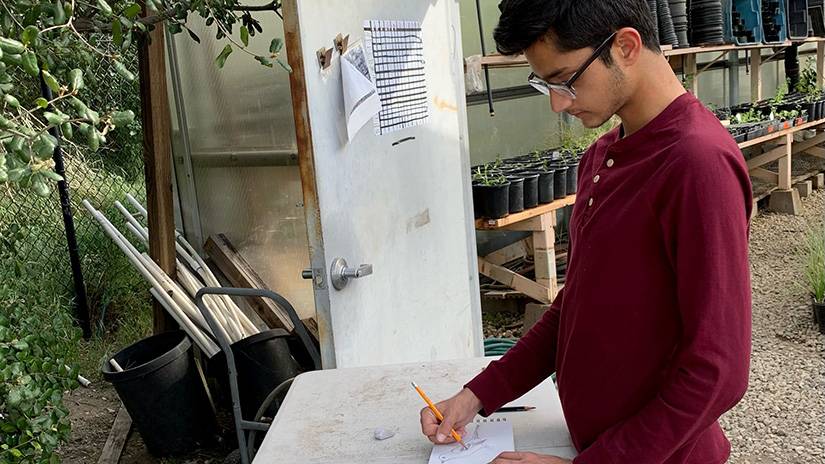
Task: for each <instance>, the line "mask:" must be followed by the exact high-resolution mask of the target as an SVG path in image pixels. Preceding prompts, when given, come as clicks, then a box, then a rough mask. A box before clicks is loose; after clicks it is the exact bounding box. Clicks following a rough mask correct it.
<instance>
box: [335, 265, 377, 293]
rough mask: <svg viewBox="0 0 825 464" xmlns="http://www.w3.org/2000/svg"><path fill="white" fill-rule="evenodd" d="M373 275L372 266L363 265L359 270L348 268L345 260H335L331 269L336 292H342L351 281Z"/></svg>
mask: <svg viewBox="0 0 825 464" xmlns="http://www.w3.org/2000/svg"><path fill="white" fill-rule="evenodd" d="M370 274H372V264H362V265H360V266H358V268H353V267H349V266H347V261H346V260H345V259H344V258H335V259H334V260H332V265H331V266H330V269H329V275H330V276H331V278H332V286H333V287H334V288H335V289H336V290H341V289H343V288H344V287H346V286H347V283H348V282H349V279H359V278H361V277H365V276H368V275H370Z"/></svg>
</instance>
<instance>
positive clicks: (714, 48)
mask: <svg viewBox="0 0 825 464" xmlns="http://www.w3.org/2000/svg"><path fill="white" fill-rule="evenodd" d="M816 42H825V37H809V38H807V39H805V40H794V41H790V40H786V41H785V42H782V43H775V44H767V45H766V44H756V45H730V44H728V45H710V46H702V47H686V48H670V49H667V48H664V49H663V50H662V53H664V55H665V56H684V55H694V54H697V53H713V52H725V51H732V50H756V49H762V48H780V47H789V46H791V45H793V44H803V43H816ZM481 64H482V65H487V66H488V67H490V68H507V67H512V66H527V60H526V59H525V58H524V55H515V56H504V55H499V54H492V55H487V56H485V57H482V58H481Z"/></svg>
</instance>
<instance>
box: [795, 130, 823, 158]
mask: <svg viewBox="0 0 825 464" xmlns="http://www.w3.org/2000/svg"><path fill="white" fill-rule="evenodd" d="M823 142H825V132H821V133H819V134H817V135H815V136H814V137H813V138H812V139H808V140H803V141H802V142H796V143H794V145H793V153H794V154H796V153H802V152H804V151H805V150H808V149H809V148H811V147H815V146H817V145H819V144H821V143H823Z"/></svg>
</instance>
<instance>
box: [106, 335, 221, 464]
mask: <svg viewBox="0 0 825 464" xmlns="http://www.w3.org/2000/svg"><path fill="white" fill-rule="evenodd" d="M114 359H115V361H117V363H118V364H119V365H120V366H121V367H122V368H123V371H122V372H116V371H115V370H114V368H112V366H111V365H109V363H106V364H105V365H104V366H103V369H102V372H103V378H104V379H106V380H107V381H109V382H111V383H112V385H113V386H114V387H115V390H116V391H117V394H118V396H119V397H120V400H121V401H123V406H124V407H126V410H127V411H128V412H129V415H130V416H132V422H134V424H135V427H136V428H137V430H138V432H140V436H141V437H142V438H143V442H144V443H145V444H146V448H147V449H148V450H149V452H150V453H152V454H153V455H155V456H174V455H180V454H184V453H187V452H190V451H193V450H195V449H197V448H200V447H202V446H203V445H205V444H208V443H210V442H211V441H212V439H213V434H214V431H215V416H214V414H213V412H212V406H211V405H210V404H209V398H208V396H207V394H206V390H205V388H204V385H203V382H202V381H201V378H200V375H199V374H198V371H197V367H196V366H195V360H194V358H193V356H192V342H190V341H189V338H187V337H186V334H185V333H183V332H181V331H175V332H166V333H162V334H158V335H154V336H152V337H149V338H145V339H143V340H141V341H139V342H137V343H134V344H132V345H130V346H128V347H126V348H124V349H123V350H121V351H120V352H119V353H117V354H116V355H115V356H114Z"/></svg>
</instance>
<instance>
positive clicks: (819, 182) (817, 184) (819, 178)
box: [811, 172, 825, 190]
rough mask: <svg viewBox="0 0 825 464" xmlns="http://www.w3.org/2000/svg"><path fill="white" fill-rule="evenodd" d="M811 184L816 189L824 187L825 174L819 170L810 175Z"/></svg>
mask: <svg viewBox="0 0 825 464" xmlns="http://www.w3.org/2000/svg"><path fill="white" fill-rule="evenodd" d="M811 184H812V187H813V188H815V189H816V190H820V189H823V188H825V174H823V173H821V172H820V173H819V174H817V175H815V176H813V177H811Z"/></svg>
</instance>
